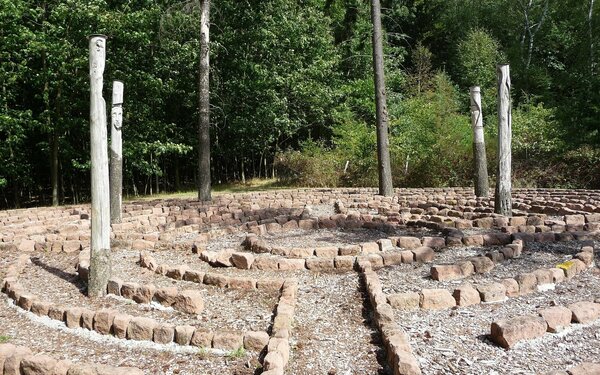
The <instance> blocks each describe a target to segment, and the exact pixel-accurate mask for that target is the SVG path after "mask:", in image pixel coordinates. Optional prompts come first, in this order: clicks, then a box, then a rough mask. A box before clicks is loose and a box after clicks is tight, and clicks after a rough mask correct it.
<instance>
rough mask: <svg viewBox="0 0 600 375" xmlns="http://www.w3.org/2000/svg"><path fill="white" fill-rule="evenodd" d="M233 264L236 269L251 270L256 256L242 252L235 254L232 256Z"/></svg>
mask: <svg viewBox="0 0 600 375" xmlns="http://www.w3.org/2000/svg"><path fill="white" fill-rule="evenodd" d="M231 263H233V265H234V266H235V267H236V268H239V269H242V270H249V269H250V267H252V263H254V255H252V254H250V253H242V252H236V253H233V254H231Z"/></svg>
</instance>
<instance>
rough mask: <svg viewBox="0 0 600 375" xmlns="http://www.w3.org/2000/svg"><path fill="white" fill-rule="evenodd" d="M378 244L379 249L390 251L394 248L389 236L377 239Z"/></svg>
mask: <svg viewBox="0 0 600 375" xmlns="http://www.w3.org/2000/svg"><path fill="white" fill-rule="evenodd" d="M377 244H378V245H379V251H391V250H394V245H393V244H392V240H390V239H389V238H382V239H380V240H378V241H377Z"/></svg>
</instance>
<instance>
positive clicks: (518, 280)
mask: <svg viewBox="0 0 600 375" xmlns="http://www.w3.org/2000/svg"><path fill="white" fill-rule="evenodd" d="M486 259H487V258H486ZM593 260H594V248H593V247H591V246H584V247H582V249H581V252H579V253H577V254H576V255H575V256H574V257H573V259H571V260H569V261H567V262H564V263H561V264H559V265H557V267H554V268H540V269H537V270H535V271H533V272H527V273H522V274H519V275H517V276H515V277H514V278H506V279H503V280H501V282H499V283H498V282H494V283H490V284H482V285H477V286H473V285H471V284H470V283H465V284H463V285H461V286H459V287H458V288H456V289H454V291H453V292H452V293H451V292H450V291H448V290H446V289H422V290H421V291H420V292H407V293H396V294H390V295H388V296H387V300H388V303H389V304H390V305H391V306H392V307H394V308H396V309H416V308H422V309H429V310H439V309H448V308H452V307H454V306H462V307H464V306H470V305H475V304H478V303H482V302H501V301H504V300H505V299H506V298H509V297H517V296H522V295H526V294H530V293H534V292H537V291H538V288H540V287H541V289H543V288H544V287H545V286H547V285H551V284H558V283H561V282H563V281H564V280H568V279H571V278H573V277H575V276H576V275H577V274H579V273H581V272H583V271H585V270H586V269H588V268H589V267H593Z"/></svg>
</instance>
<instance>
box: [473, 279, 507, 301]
mask: <svg viewBox="0 0 600 375" xmlns="http://www.w3.org/2000/svg"><path fill="white" fill-rule="evenodd" d="M477 291H478V292H479V296H480V297H481V302H500V301H504V300H505V299H506V287H505V286H504V285H503V284H501V283H491V284H486V285H479V286H477Z"/></svg>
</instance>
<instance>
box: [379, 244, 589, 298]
mask: <svg viewBox="0 0 600 375" xmlns="http://www.w3.org/2000/svg"><path fill="white" fill-rule="evenodd" d="M494 249H500V248H499V247H486V248H478V247H462V248H448V249H445V250H444V251H441V252H437V253H436V258H435V260H434V261H433V262H432V263H427V264H402V265H398V266H391V267H385V268H382V269H381V270H379V271H378V274H379V278H380V279H381V281H382V283H383V291H384V292H385V293H401V292H417V291H419V290H421V289H424V288H448V289H452V288H454V287H456V286H458V285H460V284H462V283H463V282H467V281H468V282H471V283H473V284H481V283H484V284H485V283H489V282H491V281H500V280H502V279H504V278H509V277H513V278H514V277H515V276H517V275H519V274H521V273H525V272H533V271H535V270H536V269H538V268H551V267H555V266H556V265H557V264H560V263H562V262H564V261H566V260H569V259H570V258H571V255H573V254H576V253H577V252H579V250H580V249H581V244H579V243H577V242H564V243H537V242H536V243H532V244H530V245H528V247H527V248H526V249H525V250H523V253H522V254H521V257H519V258H513V259H509V260H505V261H503V262H500V263H496V265H495V267H494V268H493V269H492V270H491V271H490V272H488V273H485V274H473V275H472V276H470V277H467V278H464V279H460V280H452V281H436V280H433V279H432V278H431V266H433V265H436V264H453V263H457V262H460V261H463V260H468V259H469V258H471V257H474V256H478V255H485V254H486V253H487V252H489V251H491V250H494Z"/></svg>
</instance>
